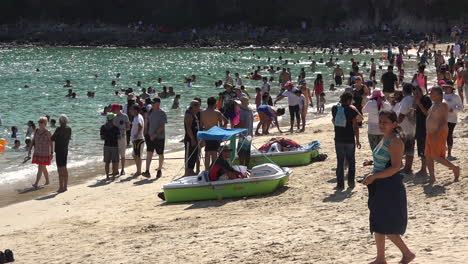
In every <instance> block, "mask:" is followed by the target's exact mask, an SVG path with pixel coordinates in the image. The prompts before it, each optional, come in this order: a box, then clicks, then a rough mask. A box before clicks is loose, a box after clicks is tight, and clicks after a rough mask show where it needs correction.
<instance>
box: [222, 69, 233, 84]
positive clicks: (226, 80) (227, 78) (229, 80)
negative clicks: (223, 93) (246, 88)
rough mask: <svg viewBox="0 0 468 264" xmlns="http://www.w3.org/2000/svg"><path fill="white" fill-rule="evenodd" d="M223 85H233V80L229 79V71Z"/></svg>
mask: <svg viewBox="0 0 468 264" xmlns="http://www.w3.org/2000/svg"><path fill="white" fill-rule="evenodd" d="M224 83H229V84H230V85H234V80H233V79H232V77H231V73H230V72H229V71H226V79H225V80H224Z"/></svg>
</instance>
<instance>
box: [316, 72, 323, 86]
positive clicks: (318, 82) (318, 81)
mask: <svg viewBox="0 0 468 264" xmlns="http://www.w3.org/2000/svg"><path fill="white" fill-rule="evenodd" d="M321 82H323V77H322V74H317V78H316V79H315V81H314V84H320V83H321Z"/></svg>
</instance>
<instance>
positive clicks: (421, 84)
mask: <svg viewBox="0 0 468 264" xmlns="http://www.w3.org/2000/svg"><path fill="white" fill-rule="evenodd" d="M416 82H417V83H418V86H419V87H421V88H424V87H425V84H426V82H425V81H424V73H421V72H420V73H418V75H417V76H416Z"/></svg>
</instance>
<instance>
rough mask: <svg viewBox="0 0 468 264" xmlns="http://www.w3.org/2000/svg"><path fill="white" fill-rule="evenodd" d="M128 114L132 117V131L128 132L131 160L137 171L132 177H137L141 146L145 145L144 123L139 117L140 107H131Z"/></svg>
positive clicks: (139, 172)
mask: <svg viewBox="0 0 468 264" xmlns="http://www.w3.org/2000/svg"><path fill="white" fill-rule="evenodd" d="M130 114H131V115H132V116H133V123H132V130H131V131H130V138H131V140H132V143H133V158H134V159H135V164H136V167H137V171H136V172H135V174H134V175H133V176H134V177H138V176H140V175H141V156H142V154H143V146H144V143H145V137H144V135H143V128H144V127H145V121H144V119H143V116H141V115H140V106H138V105H133V106H132V108H131V109H130Z"/></svg>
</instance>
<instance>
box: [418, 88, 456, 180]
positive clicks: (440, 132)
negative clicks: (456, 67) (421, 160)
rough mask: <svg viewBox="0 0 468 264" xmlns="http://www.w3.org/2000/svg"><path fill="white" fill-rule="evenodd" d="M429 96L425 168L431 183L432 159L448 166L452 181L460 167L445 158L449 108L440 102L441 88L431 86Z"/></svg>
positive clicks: (432, 172) (433, 177)
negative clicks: (430, 101) (451, 173)
mask: <svg viewBox="0 0 468 264" xmlns="http://www.w3.org/2000/svg"><path fill="white" fill-rule="evenodd" d="M430 96H431V100H432V102H433V104H432V106H431V108H430V109H429V112H428V114H427V119H426V130H427V136H426V150H425V153H424V156H425V157H426V161H427V168H428V169H429V175H430V180H429V183H430V184H433V183H434V182H435V174H434V161H437V162H438V163H441V164H442V165H444V166H446V167H448V168H450V169H451V170H452V171H453V175H454V181H455V182H457V181H458V179H459V177H460V167H458V166H455V165H454V164H453V163H451V162H450V161H448V160H447V159H446V158H445V143H446V142H447V136H448V126H447V123H448V112H449V108H448V105H447V103H445V102H442V100H443V98H444V97H443V96H444V95H443V92H442V88H440V87H434V88H432V91H431V94H430Z"/></svg>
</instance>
